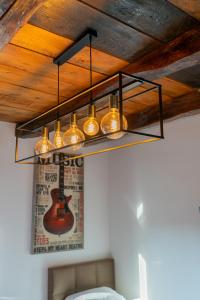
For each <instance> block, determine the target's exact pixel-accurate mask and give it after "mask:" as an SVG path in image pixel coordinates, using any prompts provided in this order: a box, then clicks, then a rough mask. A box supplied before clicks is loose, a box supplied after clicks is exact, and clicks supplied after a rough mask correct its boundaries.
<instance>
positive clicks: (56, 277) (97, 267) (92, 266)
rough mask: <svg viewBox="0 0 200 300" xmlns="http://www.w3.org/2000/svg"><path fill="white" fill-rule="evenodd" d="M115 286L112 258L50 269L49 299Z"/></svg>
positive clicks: (61, 299) (59, 298)
mask: <svg viewBox="0 0 200 300" xmlns="http://www.w3.org/2000/svg"><path fill="white" fill-rule="evenodd" d="M101 286H108V287H111V288H113V289H114V288H115V278H114V261H113V259H111V258H108V259H104V260H97V261H91V262H84V263H79V264H73V265H67V266H60V267H53V268H49V269H48V300H64V299H65V297H67V296H69V295H71V294H74V293H77V292H80V291H83V290H87V289H91V288H95V287H101Z"/></svg>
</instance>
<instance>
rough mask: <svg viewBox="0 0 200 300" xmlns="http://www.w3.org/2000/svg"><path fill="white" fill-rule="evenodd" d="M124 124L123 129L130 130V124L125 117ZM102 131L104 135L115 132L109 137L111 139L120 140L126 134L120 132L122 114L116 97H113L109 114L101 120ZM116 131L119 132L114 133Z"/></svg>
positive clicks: (123, 118)
mask: <svg viewBox="0 0 200 300" xmlns="http://www.w3.org/2000/svg"><path fill="white" fill-rule="evenodd" d="M122 122H123V124H122V125H123V127H122V128H123V129H125V130H126V129H127V128H128V123H127V120H126V118H125V116H124V115H123V116H122ZM101 130H102V132H103V133H104V134H107V133H112V132H113V134H111V135H108V136H107V137H108V138H109V139H119V138H121V137H122V136H123V135H124V134H125V133H126V132H124V131H119V130H120V113H119V109H118V102H117V99H116V97H115V96H112V98H111V101H110V110H109V112H108V113H107V114H106V115H105V116H104V117H103V118H102V120H101ZM116 131H119V132H117V133H114V132H116Z"/></svg>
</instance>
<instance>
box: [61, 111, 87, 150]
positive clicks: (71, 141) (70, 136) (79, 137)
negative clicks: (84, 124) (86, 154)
mask: <svg viewBox="0 0 200 300" xmlns="http://www.w3.org/2000/svg"><path fill="white" fill-rule="evenodd" d="M84 140H85V136H84V133H83V132H82V131H81V130H80V129H79V128H78V126H77V123H76V114H75V113H73V115H72V121H71V125H70V128H69V129H68V130H67V131H66V132H65V133H64V136H63V142H64V145H65V146H70V145H72V146H71V147H70V149H72V150H79V149H80V148H81V147H83V145H84V143H82V142H83V141H84ZM77 143H78V145H76V144H77ZM73 145H74V146H73Z"/></svg>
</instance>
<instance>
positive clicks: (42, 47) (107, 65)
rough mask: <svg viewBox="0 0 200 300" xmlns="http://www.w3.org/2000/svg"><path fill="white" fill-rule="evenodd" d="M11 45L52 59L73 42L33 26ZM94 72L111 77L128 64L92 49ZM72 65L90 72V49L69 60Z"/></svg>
mask: <svg viewBox="0 0 200 300" xmlns="http://www.w3.org/2000/svg"><path fill="white" fill-rule="evenodd" d="M11 43H12V44H14V45H17V46H20V47H23V48H26V49H28V50H32V51H35V52H37V53H40V54H44V55H47V56H49V57H51V58H55V57H57V56H58V55H59V54H60V53H62V52H63V51H64V50H65V49H66V48H67V47H69V46H70V45H71V44H72V43H73V40H71V39H68V38H64V37H62V36H58V35H57V34H54V33H52V32H49V31H47V30H44V29H42V28H39V27H36V26H33V25H31V24H26V25H24V26H23V27H22V28H21V29H20V30H19V31H18V32H17V34H16V35H15V36H14V37H13V39H12V40H11ZM92 56H93V71H95V72H98V73H102V74H105V75H111V74H113V73H114V72H116V71H117V70H119V69H121V68H122V67H124V66H126V65H128V62H127V61H125V60H122V59H119V58H117V57H114V56H112V55H109V54H106V53H104V52H101V51H98V50H96V49H94V48H93V49H92ZM69 62H70V63H72V64H74V65H76V66H79V67H83V68H86V69H88V70H89V67H90V66H89V63H90V61H89V47H85V48H84V49H83V50H82V51H80V52H79V53H77V54H76V55H75V56H74V57H73V58H71V59H70V60H69Z"/></svg>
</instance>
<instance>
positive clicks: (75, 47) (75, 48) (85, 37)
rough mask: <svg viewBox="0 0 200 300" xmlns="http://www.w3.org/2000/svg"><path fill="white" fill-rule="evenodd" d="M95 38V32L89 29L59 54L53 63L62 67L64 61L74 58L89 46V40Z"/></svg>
mask: <svg viewBox="0 0 200 300" xmlns="http://www.w3.org/2000/svg"><path fill="white" fill-rule="evenodd" d="M91 37H95V38H96V37H97V31H96V30H94V29H92V28H89V29H88V30H87V31H85V32H84V33H83V34H82V35H81V36H80V37H79V39H78V40H77V41H76V42H74V43H73V44H72V45H71V46H70V47H68V48H67V49H65V50H64V51H63V52H62V53H61V54H59V55H58V56H57V57H56V58H55V59H54V60H53V63H54V64H57V65H62V64H64V63H65V62H66V61H68V60H69V59H70V58H71V57H72V56H74V55H75V54H76V53H77V52H79V51H80V50H81V49H83V48H84V47H85V46H87V45H89V43H90V38H91Z"/></svg>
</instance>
